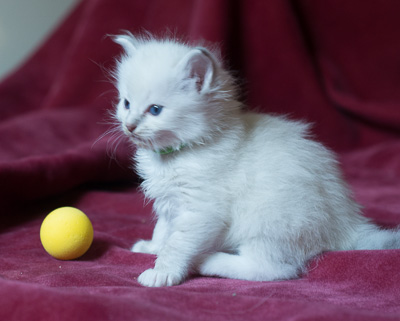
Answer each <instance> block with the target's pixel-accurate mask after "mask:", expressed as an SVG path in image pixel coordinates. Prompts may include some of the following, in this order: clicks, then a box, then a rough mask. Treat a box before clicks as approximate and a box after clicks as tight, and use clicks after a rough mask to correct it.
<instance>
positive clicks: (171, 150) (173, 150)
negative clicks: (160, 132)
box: [154, 144, 186, 155]
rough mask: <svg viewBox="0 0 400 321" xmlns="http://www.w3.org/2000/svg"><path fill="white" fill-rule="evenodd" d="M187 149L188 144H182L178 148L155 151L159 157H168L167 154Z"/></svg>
mask: <svg viewBox="0 0 400 321" xmlns="http://www.w3.org/2000/svg"><path fill="white" fill-rule="evenodd" d="M184 147H186V144H181V145H180V146H179V147H178V148H174V147H171V146H170V147H166V148H163V149H160V150H154V152H155V153H157V154H159V155H167V154H172V153H175V152H177V151H180V150H181V149H182V148H184Z"/></svg>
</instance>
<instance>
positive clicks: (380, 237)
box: [354, 223, 400, 250]
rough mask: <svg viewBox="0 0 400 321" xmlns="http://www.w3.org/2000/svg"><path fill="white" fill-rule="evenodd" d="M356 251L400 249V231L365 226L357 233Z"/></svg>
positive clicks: (368, 224)
mask: <svg viewBox="0 0 400 321" xmlns="http://www.w3.org/2000/svg"><path fill="white" fill-rule="evenodd" d="M354 249H355V250H383V249H400V230H399V229H392V230H385V229H381V228H379V227H378V226H375V225H373V224H370V223H366V224H363V225H361V226H360V228H359V229H358V231H357V235H356V238H355V244H354Z"/></svg>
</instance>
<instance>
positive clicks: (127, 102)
mask: <svg viewBox="0 0 400 321" xmlns="http://www.w3.org/2000/svg"><path fill="white" fill-rule="evenodd" d="M124 106H125V109H130V108H131V104H130V103H129V100H126V99H124Z"/></svg>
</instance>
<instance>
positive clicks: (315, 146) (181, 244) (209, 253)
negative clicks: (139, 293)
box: [114, 33, 400, 287]
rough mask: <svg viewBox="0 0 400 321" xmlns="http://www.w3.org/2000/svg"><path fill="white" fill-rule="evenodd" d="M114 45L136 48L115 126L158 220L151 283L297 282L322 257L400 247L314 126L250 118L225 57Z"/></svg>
mask: <svg viewBox="0 0 400 321" xmlns="http://www.w3.org/2000/svg"><path fill="white" fill-rule="evenodd" d="M114 40H115V42H117V43H118V44H120V45H121V46H122V47H123V49H124V51H125V54H124V55H123V56H122V57H121V58H120V60H119V61H118V63H117V70H116V72H115V77H116V79H117V88H118V91H119V96H120V97H119V98H120V101H119V103H118V105H117V108H116V118H117V120H118V122H119V123H120V125H121V128H122V130H123V132H124V133H125V134H126V135H127V136H128V137H129V139H130V140H131V141H132V142H133V143H134V144H135V145H136V147H137V151H136V155H135V157H134V160H135V163H136V167H137V172H138V174H139V175H140V176H141V177H142V178H143V179H144V181H143V183H142V189H143V191H144V193H145V195H146V197H147V198H150V199H153V200H154V211H155V214H156V216H157V224H156V226H155V229H154V233H153V237H152V239H151V240H150V241H145V240H140V241H138V242H137V243H136V244H134V246H133V247H132V251H133V252H141V253H151V254H156V255H157V260H156V263H155V267H154V268H153V269H148V270H147V271H145V272H143V273H142V274H141V275H140V276H139V278H138V281H139V282H140V283H141V284H142V285H145V286H156V287H158V286H169V285H176V284H179V283H181V282H182V281H184V280H185V278H186V277H187V276H188V274H189V273H190V272H191V271H194V272H198V273H200V274H201V275H206V276H219V277H226V278H235V279H243V280H255V281H270V280H281V279H290V278H295V277H297V276H299V274H300V273H302V272H304V271H305V268H306V264H307V261H308V260H309V259H310V258H313V257H315V256H316V255H318V254H320V253H321V252H323V251H332V250H351V249H383V248H399V247H400V237H399V232H397V231H385V230H379V229H378V228H377V227H376V226H374V225H373V224H371V223H369V222H368V220H367V219H366V218H364V217H363V216H361V215H360V208H359V206H358V205H357V204H356V203H355V202H354V201H353V200H352V199H351V198H350V196H349V194H350V193H349V190H348V188H347V186H346V184H345V183H344V182H343V180H342V178H341V174H340V171H339V169H338V165H337V162H336V160H335V157H334V155H333V154H332V153H331V152H330V151H329V150H327V149H326V148H325V147H323V146H322V145H321V144H319V143H317V142H315V141H313V140H311V139H309V126H308V125H307V124H304V123H302V122H296V121H291V120H288V119H286V118H284V117H277V116H273V115H268V114H255V113H252V112H244V111H243V109H242V105H241V103H240V102H239V101H238V100H237V97H236V88H235V81H234V79H233V78H232V77H231V75H230V74H229V73H228V72H227V71H226V70H225V69H224V68H223V66H222V63H221V61H220V59H219V58H218V55H216V54H213V53H212V52H210V51H209V50H207V49H205V48H202V47H191V46H189V45H187V44H184V43H180V42H178V41H175V40H173V39H165V40H156V39H154V38H152V37H151V36H148V37H147V38H144V37H134V36H132V35H131V34H129V33H128V34H124V35H120V36H116V37H115V38H114Z"/></svg>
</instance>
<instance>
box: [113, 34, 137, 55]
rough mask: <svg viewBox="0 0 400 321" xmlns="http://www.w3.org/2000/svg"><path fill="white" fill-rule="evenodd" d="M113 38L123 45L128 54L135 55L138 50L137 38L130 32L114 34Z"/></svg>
mask: <svg viewBox="0 0 400 321" xmlns="http://www.w3.org/2000/svg"><path fill="white" fill-rule="evenodd" d="M113 40H114V42H116V43H117V44H119V45H120V46H122V48H124V50H125V52H126V53H127V54H128V55H133V54H134V53H135V52H136V39H135V37H134V36H133V35H132V34H131V33H130V32H127V33H126V34H125V35H118V36H114V37H113Z"/></svg>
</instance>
